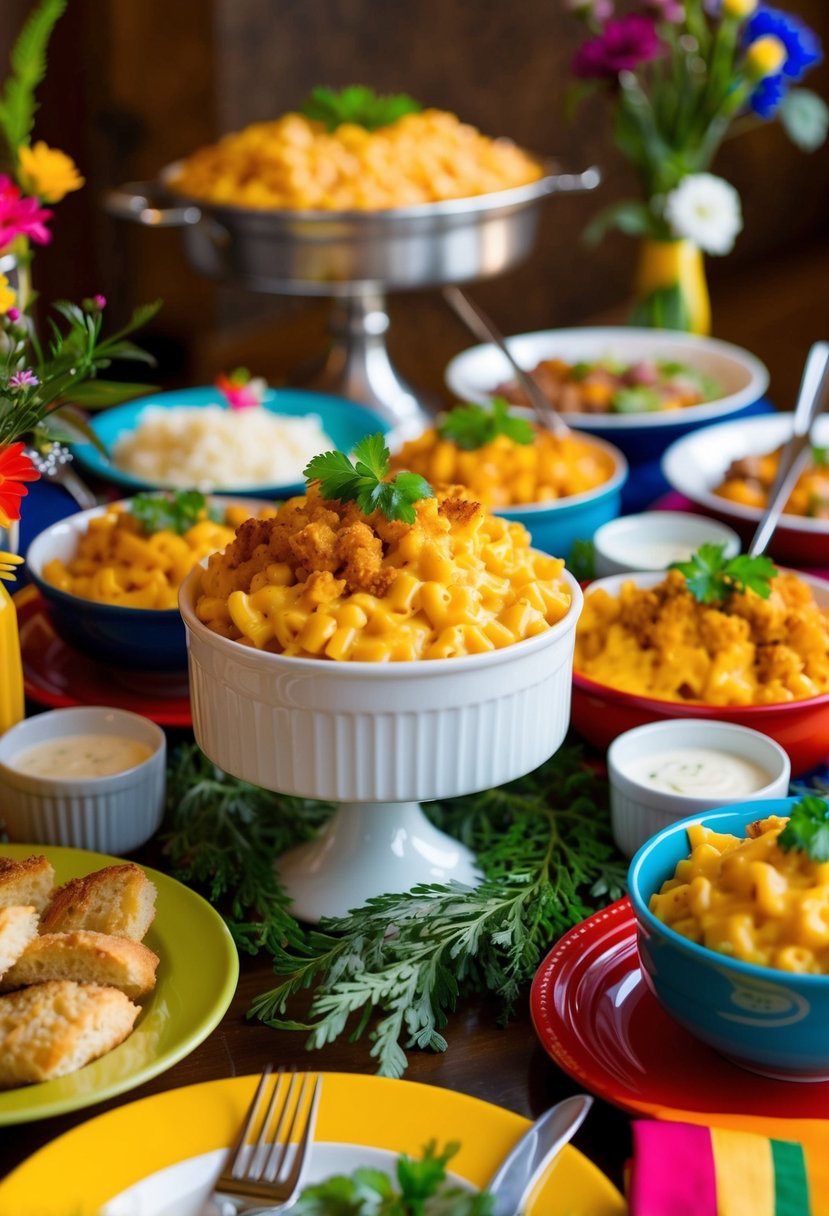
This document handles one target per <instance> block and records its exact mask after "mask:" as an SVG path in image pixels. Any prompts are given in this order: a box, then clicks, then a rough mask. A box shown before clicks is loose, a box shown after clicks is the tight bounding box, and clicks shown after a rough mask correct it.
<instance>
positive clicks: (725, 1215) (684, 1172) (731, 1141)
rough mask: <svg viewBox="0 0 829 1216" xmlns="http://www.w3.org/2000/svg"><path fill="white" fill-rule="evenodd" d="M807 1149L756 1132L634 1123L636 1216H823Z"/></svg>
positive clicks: (631, 1182) (631, 1199)
mask: <svg viewBox="0 0 829 1216" xmlns="http://www.w3.org/2000/svg"><path fill="white" fill-rule="evenodd" d="M809 1181H810V1179H809V1174H808V1171H807V1165H806V1157H805V1155H804V1151H803V1147H802V1145H801V1144H799V1143H797V1142H796V1141H792V1140H771V1139H769V1138H768V1137H767V1136H761V1135H758V1134H757V1133H756V1132H748V1131H742V1130H740V1129H735V1128H725V1127H702V1126H699V1125H697V1124H691V1123H663V1122H660V1121H657V1120H650V1119H648V1120H645V1119H640V1120H635V1121H634V1123H633V1159H632V1161H631V1163H630V1166H629V1172H628V1203H629V1211H630V1216H818V1214H819V1213H822V1212H825V1211H826V1210H827V1209H826V1196H825V1195H822V1196H820V1197H819V1196H818V1194H817V1188H815V1187H814V1181H815V1180H814V1179H812V1183H813V1191H814V1193H813V1194H812V1195H810V1188H809Z"/></svg>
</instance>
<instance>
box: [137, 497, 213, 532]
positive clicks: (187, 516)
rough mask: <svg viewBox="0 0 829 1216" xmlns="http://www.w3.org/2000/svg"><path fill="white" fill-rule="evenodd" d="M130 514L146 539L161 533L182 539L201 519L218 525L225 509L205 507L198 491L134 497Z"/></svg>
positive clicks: (204, 498)
mask: <svg viewBox="0 0 829 1216" xmlns="http://www.w3.org/2000/svg"><path fill="white" fill-rule="evenodd" d="M130 514H132V515H134V516H135V518H136V519H137V520H138V522H139V523H140V524H141V527H142V528H143V530H144V531H145V532H146V533H147V535H148V536H151V535H152V534H153V533H154V532H163V531H168V532H175V533H177V534H178V535H179V536H183V535H184V533H185V532H187V531H188V530H189V529H190V528H192V527H193V525H194V524H197V523H198V522H199V520H200V519H211V520H213V522H214V523H221V522H222V521H223V519H224V517H225V512H224V508H223V507H221V506H219V505H218V504H217V503H208V501H207V498H206V497H205V495H204V494H202V493H201V491H199V490H176V491H175V492H174V493H172V494H137V495H136V496H135V498H134V499H133V500H132V503H131V505H130Z"/></svg>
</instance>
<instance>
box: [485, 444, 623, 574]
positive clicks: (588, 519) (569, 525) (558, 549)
mask: <svg viewBox="0 0 829 1216" xmlns="http://www.w3.org/2000/svg"><path fill="white" fill-rule="evenodd" d="M587 442H589V443H592V444H593V445H594V446H595V447H599V448H601V449H602V450H603V451H604V452H606V453H607V454H608V455H609V456H610V458H611V460H612V461H613V473H612V474H611V476H610V478H609V479H608V480H607V481H606V482H604V483H603V484H602V485H600V486H597V487H596V488H595V489H594V490H587V491H586V492H585V493H584V494H573V495H571V496H570V497H569V498H560V499H558V500H556V501H555V502H539V503H531V504H530V505H528V506H522V507H497V508H495V509H494V510H493V514H494V515H501V516H503V518H504V519H514V520H517V521H518V523H522V524H523V525H524V527H525V528H526V529H527V531H528V532H529V533H530V535H531V537H532V543H533V547H534V548H535V549H541V550H542V552H544V553H552V554H554V555H555V556H556V557H563V558H564V559H565V560H566V559H567V558H568V557H569V556H570V551H571V549H572V547H573V542H574V541H576V540H592V539H593V534H594V532H595V531H596V529H597V528H599V527H601V525H602V524H606V523H608V522H609V521H610V520H611V519H616V518H617V516H618V515H619V514H620V513H621V509H622V487H623V486H624V484H625V482H626V481H627V477H628V464H627V461H626V460H625V457H624V456H623V455H622V453H621V452H620V451H619V450H618V448H615V447H614V446H613V444H611V443H605V442H604V441H603V440H600V439H597V438H596V437H595V436H594V435H591V436H590V439H589V440H587Z"/></svg>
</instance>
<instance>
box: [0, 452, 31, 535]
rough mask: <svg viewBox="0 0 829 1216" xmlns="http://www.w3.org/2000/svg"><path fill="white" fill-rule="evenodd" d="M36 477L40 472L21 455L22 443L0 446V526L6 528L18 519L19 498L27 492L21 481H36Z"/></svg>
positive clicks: (26, 457) (27, 458)
mask: <svg viewBox="0 0 829 1216" xmlns="http://www.w3.org/2000/svg"><path fill="white" fill-rule="evenodd" d="M38 477H40V473H38V471H37V469H36V468H35V466H34V465H33V464H32V462H31V460H29V457H28V456H24V455H23V444H22V443H9V444H6V445H4V446H2V447H0V526H2V527H4V528H8V527H9V525H10V524H11V523H13V522H14V521H15V520H17V519H20V500H21V498H23V497H24V495H26V494H28V493H29V491H28V490H27V489H26V487H25V486H24V485H23V482H24V481H37V479H38Z"/></svg>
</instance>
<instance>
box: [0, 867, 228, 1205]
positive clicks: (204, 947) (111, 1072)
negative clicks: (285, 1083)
mask: <svg viewBox="0 0 829 1216" xmlns="http://www.w3.org/2000/svg"><path fill="white" fill-rule="evenodd" d="M32 854H43V855H44V856H45V857H47V858H48V859H49V861H51V863H52V865H53V866H54V867H55V876H56V879H57V881H58V882H59V883H63V882H66V881H67V880H68V879H70V878H77V877H80V876H81V875H84V874H89V873H91V872H92V871H93V870H100V869H101V868H102V867H103V866H111V865H119V864H123V862H122V859H120V858H118V857H108V856H106V854H104V853H89V852H87V851H86V850H84V849H63V848H57V847H55V848H53V847H51V846H50V845H40V844H33V845H27V844H0V856H4V857H13V858H15V859H16V860H22V859H23V858H25V857H31V856H32ZM142 868H143V870H144V872H145V874H146V875H147V877H148V878H150V879H151V880H152V882H153V883H155V886H156V890H157V891H158V897H157V899H156V915H155V920H154V921H153V923H152V926H151V928H150V931H149V933H148V934H147V936H146V938H145V942H146V944H147V945H148V946H149V948H150V949H151V950H154V951H155V953H156V954H157V955H158V957H159V960H160V961H159V964H158V979H157V982H156V986H155V990H154V991H153V992H152V993H151V994H150V996H149V997H147V998H146V999H145V1000H144V1001H143V1002H141V1004H142V1006H143V1012H142V1013H141V1014H139V1017H138V1021H137V1022H136V1024H135V1029H134V1030H133V1032H132V1034H131V1035H130V1036H129V1038H128V1039H126V1040H125V1041H124V1042H123V1043H121V1045H120V1046H119V1047H116V1048H115V1049H114V1050H113V1051H110V1052H109V1053H108V1054H107V1055H105V1056H102V1057H101V1059H100V1060H95V1061H94V1062H93V1063H92V1064H87V1066H86V1068H81V1069H79V1071H78V1072H74V1073H71V1074H70V1075H69V1076H68V1077H60V1078H58V1079H57V1080H56V1081H43V1082H41V1083H40V1084H39V1085H26V1086H22V1087H21V1088H19V1089H10V1090H6V1091H4V1092H2V1093H0V1126H2V1125H4V1124H8V1123H26V1122H28V1121H29V1120H31V1119H44V1118H46V1117H47V1116H48V1115H61V1114H64V1113H65V1112H67V1111H71V1110H77V1109H78V1108H79V1107H82V1106H91V1105H92V1104H93V1103H95V1102H103V1101H104V1099H105V1098H111V1097H113V1095H114V1094H120V1093H123V1092H124V1090H127V1089H134V1088H135V1086H136V1085H141V1084H143V1082H144V1081H148V1080H149V1079H150V1077H154V1076H156V1075H157V1074H158V1073H160V1072H164V1071H165V1069H167V1068H171V1067H172V1066H173V1064H175V1063H176V1062H177V1061H178V1060H180V1059H182V1057H183V1056H186V1055H188V1054H189V1052H191V1051H193V1049H194V1048H195V1047H198V1045H199V1043H201V1042H202V1040H203V1039H206V1038H207V1036H208V1035H209V1034H210V1032H211V1030H213V1029H214V1027H215V1026H216V1025H217V1024H218V1023H219V1021H220V1020H221V1018H222V1015H223V1014H224V1012H225V1010H226V1009H227V1007H228V1005H229V1004H230V1002H231V1000H232V999H233V994H234V992H235V991H236V981H237V979H238V978H239V957H238V955H237V953H236V947H235V946H234V944H233V939H232V938H231V936H230V934H229V932H228V930H227V927H226V926H225V923H224V921H223V920H222V918H221V917H220V916H219V914H218V913H217V912H216V911H214V909H213V908H211V906H210V904H209V903H207V901H206V900H204V899H202V897H201V896H200V895H196V893H195V891H190V890H189V889H188V888H187V887H184V886H182V885H181V883H179V882H176V881H175V879H173V878H168V877H167V875H166V874H159V873H158V871H156V870H151V869H150V868H149V867H147V866H144V867H142ZM2 1211H3V1207H2V1204H0V1212H2ZM66 1211H67V1213H69V1212H70V1209H69V1208H68V1207H67V1209H66Z"/></svg>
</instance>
